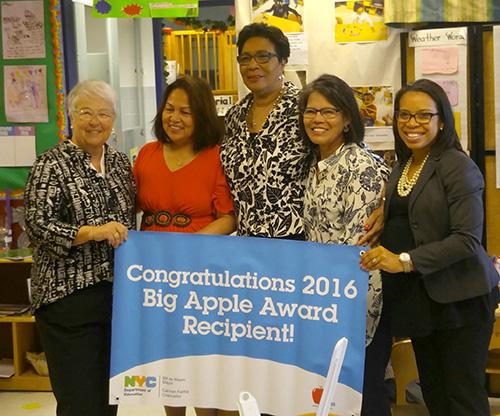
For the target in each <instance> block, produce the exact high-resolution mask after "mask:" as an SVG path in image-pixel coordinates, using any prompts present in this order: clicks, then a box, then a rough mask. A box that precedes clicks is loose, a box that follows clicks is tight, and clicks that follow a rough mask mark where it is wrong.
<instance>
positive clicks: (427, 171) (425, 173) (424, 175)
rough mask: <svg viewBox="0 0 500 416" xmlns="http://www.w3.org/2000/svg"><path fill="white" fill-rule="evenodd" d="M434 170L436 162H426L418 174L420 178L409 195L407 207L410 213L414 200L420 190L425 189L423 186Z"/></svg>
mask: <svg viewBox="0 0 500 416" xmlns="http://www.w3.org/2000/svg"><path fill="white" fill-rule="evenodd" d="M435 170H436V162H435V161H434V160H428V161H427V162H426V163H425V165H424V167H423V169H422V172H420V176H419V177H418V180H417V183H416V184H415V186H414V187H413V190H412V191H411V193H410V201H409V206H408V210H409V211H411V209H412V207H413V204H414V203H415V200H416V199H417V197H418V195H419V194H420V192H422V190H423V189H424V187H425V184H426V183H427V182H428V181H429V179H430V178H431V176H432V174H433V173H434V171H435Z"/></svg>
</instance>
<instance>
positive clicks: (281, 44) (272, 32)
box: [236, 23, 290, 62]
mask: <svg viewBox="0 0 500 416" xmlns="http://www.w3.org/2000/svg"><path fill="white" fill-rule="evenodd" d="M251 38H264V39H267V40H269V41H270V42H271V43H272V44H273V45H274V49H276V53H277V54H278V55H279V60H280V62H283V60H285V62H286V61H287V60H288V58H289V57H290V43H289V42H288V38H287V37H286V36H285V34H284V33H283V32H282V31H281V30H280V29H279V28H277V27H276V26H268V25H266V24H265V23H251V24H249V25H246V26H245V27H244V28H243V29H241V32H240V33H239V35H238V41H237V42H236V46H237V47H238V55H241V51H242V50H243V46H244V45H245V43H246V41H247V40H248V39H251Z"/></svg>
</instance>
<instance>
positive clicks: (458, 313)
mask: <svg viewBox="0 0 500 416" xmlns="http://www.w3.org/2000/svg"><path fill="white" fill-rule="evenodd" d="M395 121H396V123H394V136H395V146H396V154H397V157H398V160H397V162H396V164H395V167H394V169H393V171H392V174H391V176H390V178H389V182H388V184H387V189H386V194H385V195H386V202H385V204H384V216H385V228H384V231H383V234H382V237H381V246H379V247H377V248H374V249H372V250H370V251H368V252H366V253H365V254H364V255H363V256H362V258H361V267H362V268H363V269H365V270H375V269H379V270H382V275H383V290H384V314H387V315H388V317H389V318H390V324H391V331H392V334H393V335H394V336H397V337H409V338H411V341H412V345H413V349H414V351H415V357H416V360H417V367H418V371H419V375H420V385H421V387H422V393H423V396H424V400H425V403H426V405H427V408H428V410H429V413H430V414H431V415H432V416H435V415H436V416H437V415H439V416H451V415H453V416H465V415H475V416H487V415H489V414H490V411H489V405H488V396H487V393H486V390H485V368H486V359H487V353H488V345H489V343H490V338H491V334H492V326H493V322H494V320H495V309H496V307H497V305H498V302H499V300H500V296H499V293H498V287H497V284H498V273H497V272H496V270H495V268H494V266H493V263H492V261H491V259H490V258H489V257H488V255H487V254H486V252H485V250H484V248H483V247H482V245H481V240H482V237H483V236H482V232H483V224H484V223H483V214H484V210H483V191H484V180H483V176H482V175H481V172H480V171H479V169H478V168H477V166H476V165H475V163H474V162H473V161H472V160H471V159H469V158H468V157H467V155H466V154H465V153H464V152H463V151H462V148H461V146H460V142H459V141H458V136H457V133H456V131H455V121H454V118H453V111H452V109H451V106H450V102H449V100H448V97H447V96H446V93H445V92H444V91H443V89H442V88H441V87H440V86H439V85H438V84H436V83H434V82H432V81H430V80H426V79H421V80H418V81H415V82H414V83H412V84H408V85H406V86H404V87H403V88H402V89H401V90H400V91H399V92H398V94H397V95H396V100H395Z"/></svg>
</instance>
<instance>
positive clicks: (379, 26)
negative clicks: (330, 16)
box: [334, 1, 388, 43]
mask: <svg viewBox="0 0 500 416" xmlns="http://www.w3.org/2000/svg"><path fill="white" fill-rule="evenodd" d="M334 5H335V7H334V10H335V11H334V24H335V31H334V41H335V42H336V43H350V42H375V41H380V40H387V36H388V28H387V26H386V25H385V22H384V3H383V2H381V3H377V4H376V3H370V4H368V2H359V1H334Z"/></svg>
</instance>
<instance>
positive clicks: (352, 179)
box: [299, 75, 390, 415]
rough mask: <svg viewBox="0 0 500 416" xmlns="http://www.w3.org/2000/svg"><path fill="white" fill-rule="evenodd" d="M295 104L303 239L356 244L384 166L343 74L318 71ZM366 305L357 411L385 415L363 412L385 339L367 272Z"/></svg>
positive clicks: (375, 279)
mask: <svg viewBox="0 0 500 416" xmlns="http://www.w3.org/2000/svg"><path fill="white" fill-rule="evenodd" d="M299 108H300V129H301V132H302V135H303V137H304V138H305V141H306V143H307V144H308V146H309V147H310V148H312V149H313V152H314V156H315V160H314V162H315V163H313V164H312V165H311V168H310V172H309V177H308V180H307V185H306V190H305V199H304V228H305V235H306V240H308V241H316V242H320V243H330V244H349V245H356V244H357V243H358V241H359V239H360V238H361V237H362V236H363V235H364V233H365V229H364V224H365V223H366V220H367V219H368V216H369V215H370V214H371V213H372V212H373V210H374V209H375V208H377V207H378V206H379V205H380V202H381V198H382V192H383V189H384V185H385V182H386V181H387V178H388V176H389V169H388V168H387V167H386V166H385V165H384V163H383V160H382V159H381V158H379V157H378V156H377V155H375V154H374V153H373V152H372V151H371V150H369V149H368V148H367V147H366V146H365V145H364V143H363V141H362V140H363V136H364V125H363V120H362V118H361V114H360V111H359V108H358V106H357V104H356V100H355V98H354V94H353V92H352V89H351V88H350V87H349V85H347V84H346V83H345V82H344V81H343V80H341V79H340V78H338V77H336V76H333V75H322V76H321V77H319V78H318V79H316V80H315V81H313V82H312V83H310V84H309V85H307V86H306V87H305V88H304V89H303V90H302V91H301V93H300V96H299ZM367 305H368V312H367V332H366V338H367V339H366V341H367V345H368V347H367V351H366V366H365V385H364V387H363V411H362V414H377V415H382V414H384V415H385V414H388V415H390V408H389V409H384V411H378V412H377V411H373V412H372V411H370V412H367V410H368V409H370V410H375V409H374V408H373V405H372V403H371V400H372V398H373V400H374V402H375V403H379V402H380V400H378V399H377V398H378V397H380V394H381V393H380V390H379V389H383V388H385V386H383V385H382V386H378V385H374V383H372V382H371V380H370V377H369V375H370V374H372V373H373V372H372V371H371V370H370V366H371V365H374V366H377V365H380V363H381V362H382V360H380V359H379V355H378V347H379V345H378V344H379V343H378V342H377V340H378V339H380V340H381V341H380V342H385V340H386V338H385V337H376V336H375V337H374V333H376V328H377V324H378V321H379V318H380V313H381V306H382V282H381V278H380V274H379V273H373V274H372V275H371V276H370V282H369V289H368V302H367ZM385 362H387V361H384V363H385ZM382 365H383V364H382ZM377 374H378V373H377ZM387 411H388V413H387Z"/></svg>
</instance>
